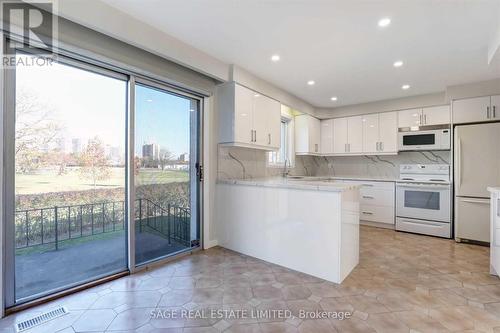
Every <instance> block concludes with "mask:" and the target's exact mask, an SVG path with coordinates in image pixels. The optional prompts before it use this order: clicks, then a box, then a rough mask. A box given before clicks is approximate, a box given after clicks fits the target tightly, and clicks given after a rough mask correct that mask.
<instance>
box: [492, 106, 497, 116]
mask: <svg viewBox="0 0 500 333" xmlns="http://www.w3.org/2000/svg"><path fill="white" fill-rule="evenodd" d="M496 117H497V110H496V106H495V105H493V118H496Z"/></svg>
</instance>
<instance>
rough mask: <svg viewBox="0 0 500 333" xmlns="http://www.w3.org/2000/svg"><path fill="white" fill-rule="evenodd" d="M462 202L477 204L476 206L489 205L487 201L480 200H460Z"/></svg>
mask: <svg viewBox="0 0 500 333" xmlns="http://www.w3.org/2000/svg"><path fill="white" fill-rule="evenodd" d="M461 201H462V202H468V203H477V204H483V205H487V204H489V203H490V201H489V200H488V199H484V200H480V199H461Z"/></svg>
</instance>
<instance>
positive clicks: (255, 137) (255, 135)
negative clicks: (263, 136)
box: [253, 130, 257, 142]
mask: <svg viewBox="0 0 500 333" xmlns="http://www.w3.org/2000/svg"><path fill="white" fill-rule="evenodd" d="M253 132H254V133H255V134H254V141H253V142H257V130H253Z"/></svg>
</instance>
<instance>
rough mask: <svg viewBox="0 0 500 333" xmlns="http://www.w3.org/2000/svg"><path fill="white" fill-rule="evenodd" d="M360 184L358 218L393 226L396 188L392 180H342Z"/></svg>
mask: <svg viewBox="0 0 500 333" xmlns="http://www.w3.org/2000/svg"><path fill="white" fill-rule="evenodd" d="M343 182H345V183H355V184H360V185H361V189H360V199H359V206H360V211H359V219H360V220H362V221H368V222H376V223H381V224H387V226H389V225H391V226H394V223H395V201H396V188H395V183H394V182H383V181H360V180H349V179H345V180H343Z"/></svg>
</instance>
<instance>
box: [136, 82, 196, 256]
mask: <svg viewBox="0 0 500 333" xmlns="http://www.w3.org/2000/svg"><path fill="white" fill-rule="evenodd" d="M198 104H199V103H198V100H197V99H193V98H190V97H188V96H186V95H180V94H178V93H174V92H172V91H169V90H167V89H166V88H164V87H161V86H157V85H154V86H152V85H146V84H137V85H136V89H135V140H134V141H135V168H136V171H135V262H136V264H137V265H141V264H144V263H146V262H149V261H152V260H157V259H159V258H163V257H166V256H169V255H172V254H174V253H177V252H179V251H183V250H186V249H190V248H191V247H192V246H193V245H196V244H197V240H198V239H199V237H198V233H199V223H198V212H197V207H198V204H197V202H198V200H197V198H198V177H197V173H196V170H197V166H198V165H199V164H198V157H199V154H198V139H199V128H198V124H199V110H198Z"/></svg>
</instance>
